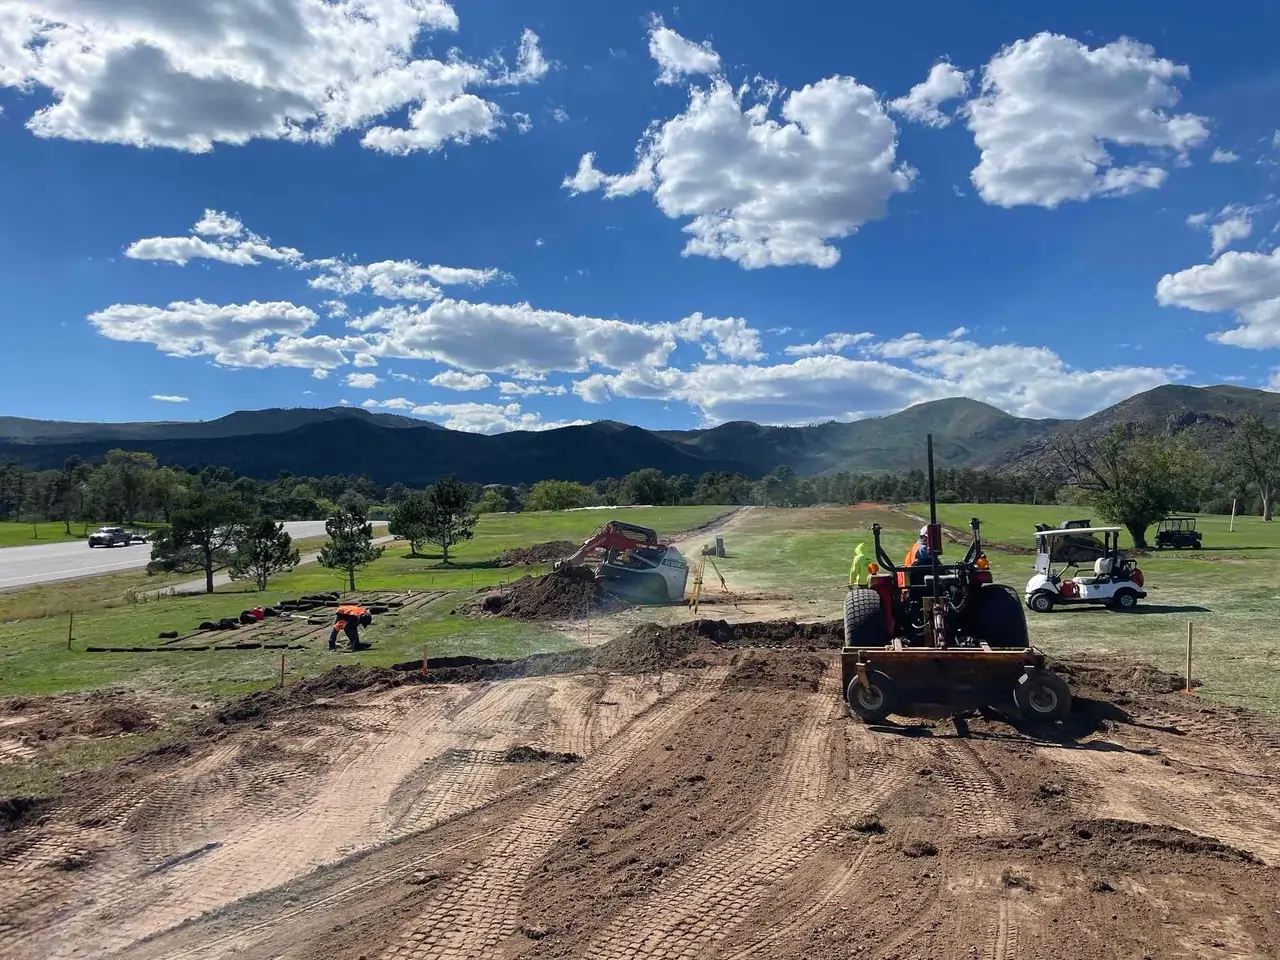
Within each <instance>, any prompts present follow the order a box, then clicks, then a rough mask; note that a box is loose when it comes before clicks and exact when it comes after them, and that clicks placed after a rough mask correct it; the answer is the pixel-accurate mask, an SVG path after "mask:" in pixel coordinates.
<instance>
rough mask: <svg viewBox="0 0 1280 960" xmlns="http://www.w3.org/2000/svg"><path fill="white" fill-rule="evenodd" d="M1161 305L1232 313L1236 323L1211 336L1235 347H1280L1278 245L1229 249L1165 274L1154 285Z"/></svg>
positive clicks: (1202, 311) (1204, 311)
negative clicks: (1257, 250) (1246, 250)
mask: <svg viewBox="0 0 1280 960" xmlns="http://www.w3.org/2000/svg"><path fill="white" fill-rule="evenodd" d="M1156 301H1157V302H1158V303H1160V304H1161V305H1162V306H1166V307H1169V306H1176V307H1185V308H1187V309H1188V310H1195V311H1198V312H1200V313H1227V312H1232V313H1234V314H1235V317H1236V320H1237V321H1238V323H1237V325H1236V326H1235V327H1233V328H1232V329H1230V330H1224V331H1221V332H1217V333H1211V334H1210V335H1209V339H1211V340H1214V341H1216V342H1218V343H1223V344H1227V345H1229V346H1234V347H1245V348H1248V349H1252V350H1269V349H1274V348H1275V347H1280V248H1277V249H1275V250H1272V251H1271V252H1270V253H1244V252H1240V251H1236V250H1229V251H1227V252H1226V253H1224V254H1222V255H1221V256H1220V257H1218V258H1217V259H1216V260H1214V261H1213V262H1212V263H1201V264H1197V265H1196V266H1194V267H1190V268H1188V269H1186V270H1182V271H1179V272H1178V273H1169V274H1165V275H1164V276H1163V277H1161V278H1160V282H1159V283H1158V284H1156Z"/></svg>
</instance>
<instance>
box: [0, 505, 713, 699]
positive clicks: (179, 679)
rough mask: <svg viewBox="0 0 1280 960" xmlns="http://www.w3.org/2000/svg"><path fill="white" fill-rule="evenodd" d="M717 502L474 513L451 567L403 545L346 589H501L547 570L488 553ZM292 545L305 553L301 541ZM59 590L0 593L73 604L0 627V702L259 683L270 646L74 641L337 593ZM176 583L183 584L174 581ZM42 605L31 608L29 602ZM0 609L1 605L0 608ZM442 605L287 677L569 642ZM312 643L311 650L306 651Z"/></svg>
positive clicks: (110, 584)
mask: <svg viewBox="0 0 1280 960" xmlns="http://www.w3.org/2000/svg"><path fill="white" fill-rule="evenodd" d="M728 509H730V508H727V507H657V508H652V509H643V510H636V509H619V510H586V511H571V512H563V513H531V514H513V515H488V516H483V517H481V518H480V520H479V521H478V523H477V525H476V536H475V538H474V539H473V540H471V541H469V542H468V543H466V544H463V545H461V547H459V548H458V549H457V550H455V551H451V556H450V559H451V561H452V565H451V566H449V567H443V566H442V565H441V563H440V559H439V557H438V556H431V555H428V556H425V557H410V556H409V555H408V552H409V547H408V544H406V543H402V542H396V543H392V544H389V545H388V546H387V550H386V552H385V553H384V554H383V557H382V558H381V559H380V560H378V561H377V562H375V563H372V564H370V565H369V566H368V567H366V568H365V569H363V570H361V571H360V572H359V574H358V576H357V580H356V585H357V587H359V588H360V589H362V590H366V589H367V590H383V589H404V590H407V589H414V590H428V589H432V590H470V589H471V588H473V587H479V586H485V585H489V584H494V583H499V582H504V581H507V580H510V579H512V578H514V577H519V576H523V575H525V574H526V573H530V572H535V573H536V572H543V571H545V570H546V569H547V568H545V567H543V568H534V569H532V570H531V569H529V568H503V567H495V566H493V565H492V563H493V560H494V558H495V557H496V556H497V555H498V554H499V553H501V552H502V551H503V550H505V549H508V548H510V547H519V546H528V545H529V544H532V543H539V542H543V541H547V540H574V541H578V540H583V539H585V538H586V537H587V536H588V535H589V534H590V532H591V531H592V530H594V529H595V528H596V527H597V526H599V525H600V524H601V523H604V522H606V521H607V520H609V519H613V518H625V519H627V520H630V521H631V522H634V523H640V524H643V525H645V526H650V527H653V528H655V529H656V530H658V532H659V533H660V534H663V535H668V536H669V535H671V534H675V533H679V532H681V531H684V530H688V529H690V528H692V527H696V526H699V525H701V524H704V523H706V522H708V521H709V520H712V519H714V518H715V517H717V516H720V515H721V514H723V513H725V512H726V511H727V510H728ZM300 545H302V546H311V547H312V548H314V546H317V545H318V544H313V543H312V541H301V542H300ZM117 576H118V577H119V579H114V578H112V577H104V578H97V579H94V580H84V581H77V582H76V583H75V584H74V585H71V584H51V585H48V586H46V587H32V588H23V589H22V590H15V591H12V592H10V593H8V594H0V609H7V610H9V611H10V612H11V614H12V612H14V611H17V610H20V605H21V604H24V603H25V604H27V605H28V606H29V607H32V608H33V609H44V610H45V611H46V612H50V611H49V607H53V608H56V607H57V601H58V599H59V598H60V597H61V598H64V599H67V600H69V599H70V598H78V601H79V603H80V605H79V606H70V607H68V606H66V605H65V604H64V605H63V606H62V607H61V608H60V609H57V612H58V614H59V615H57V616H40V617H38V618H35V619H23V620H18V621H17V622H9V623H3V624H0V696H6V695H12V694H18V693H35V694H39V693H58V692H64V691H75V690H90V689H96V688H99V687H104V686H111V685H114V684H126V685H129V686H133V687H139V688H150V689H177V690H187V691H192V692H197V691H208V692H231V691H242V690H246V689H252V688H253V687H255V686H261V685H265V684H269V683H271V682H272V680H273V679H274V678H275V677H277V676H278V672H279V667H280V660H279V654H278V653H275V652H273V651H235V652H231V651H212V650H211V651H208V652H193V653H181V654H164V655H157V654H86V653H80V652H76V651H80V650H83V649H84V647H85V646H86V645H94V646H134V645H152V644H153V643H154V642H155V638H156V635H157V634H158V633H159V632H160V631H162V630H173V629H190V628H191V627H194V626H195V624H197V623H199V622H200V621H202V620H217V619H220V618H221V617H229V616H235V615H237V614H239V612H240V611H241V610H243V609H244V608H245V607H246V606H252V605H254V604H257V603H274V602H276V601H278V600H281V599H285V598H290V597H296V596H298V594H300V593H307V592H315V591H318V590H333V589H343V588H345V582H342V581H341V578H340V576H339V575H338V573H337V572H336V571H333V570H329V569H327V568H324V567H321V566H318V565H316V564H308V565H305V566H302V567H299V568H298V569H297V570H295V571H294V572H293V573H291V574H287V575H285V576H282V577H279V578H277V579H276V580H273V581H272V583H271V587H270V589H269V590H268V591H267V592H266V593H264V594H259V593H258V592H257V591H256V590H254V589H252V588H251V587H248V586H246V585H244V584H230V585H228V586H225V587H222V588H220V589H219V590H218V591H217V592H215V593H214V594H212V595H205V594H195V595H190V596H177V597H162V598H160V599H156V600H153V601H151V602H148V603H138V604H126V603H122V602H121V601H120V599H119V595H120V594H119V593H118V592H117V593H116V596H115V597H110V596H106V595H105V594H110V593H111V592H113V591H119V590H121V589H122V588H124V587H125V586H126V584H127V585H132V586H140V585H142V584H146V585H147V586H149V587H151V588H154V587H156V586H160V585H162V584H159V583H157V582H156V581H155V580H154V579H153V580H151V581H149V582H148V581H147V580H146V578H145V574H141V573H127V574H120V575H117ZM180 579H181V580H183V581H185V580H190V579H191V576H190V575H185V576H183V577H181V578H180ZM36 601H39V602H41V603H44V604H45V605H46V607H44V608H41V607H36V606H34V604H35V602H36ZM6 605H7V606H6ZM453 607H454V601H453V599H452V598H451V597H445V598H444V599H442V600H440V601H438V602H437V603H434V604H431V605H430V606H428V607H427V608H425V610H424V611H423V612H422V613H420V614H414V615H406V616H405V617H404V618H403V619H392V618H389V617H388V618H384V619H383V620H382V621H380V622H379V623H377V624H375V626H374V628H373V630H372V632H371V635H370V638H369V639H371V640H373V641H374V646H373V648H372V649H370V650H367V651H363V652H361V653H359V654H355V655H351V654H338V655H334V654H330V653H328V651H327V650H322V649H309V650H305V651H303V650H299V651H289V653H288V655H287V661H286V662H287V664H288V667H289V669H290V672H291V673H293V674H294V675H300V674H305V673H317V672H320V671H321V670H324V669H327V668H328V667H330V666H332V665H333V664H334V663H338V662H340V663H350V662H359V663H368V664H388V663H394V662H396V661H400V660H406V659H412V658H414V657H416V656H419V655H420V654H421V647H422V644H423V643H428V644H430V647H431V650H432V652H433V653H434V654H436V655H440V656H445V655H450V654H462V653H466V654H471V655H473V656H489V657H515V656H523V655H525V654H528V653H533V652H536V651H544V650H557V649H563V648H565V647H566V646H571V645H572V642H571V641H569V640H568V639H566V638H565V637H563V636H562V635H561V634H558V633H556V632H554V631H551V630H548V629H545V628H541V627H538V626H536V625H530V624H527V623H518V622H514V621H510V620H504V619H490V620H483V621H473V620H467V619H465V618H462V617H451V616H449V610H450V609H453ZM68 609H74V610H76V611H77V612H76V613H75V620H74V634H75V637H76V642H75V644H74V645H73V646H74V650H72V651H68V650H67V626H68V621H67V617H66V616H65V615H64V614H65V613H66V611H67V610H68ZM317 646H318V645H317Z"/></svg>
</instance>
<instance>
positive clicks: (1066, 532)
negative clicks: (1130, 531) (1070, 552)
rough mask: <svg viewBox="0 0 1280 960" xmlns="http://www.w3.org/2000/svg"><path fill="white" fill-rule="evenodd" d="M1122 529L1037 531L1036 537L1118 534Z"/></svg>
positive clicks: (1077, 528)
mask: <svg viewBox="0 0 1280 960" xmlns="http://www.w3.org/2000/svg"><path fill="white" fill-rule="evenodd" d="M1122 530H1124V528H1123V527H1074V528H1071V529H1068V530H1062V529H1053V530H1037V531H1036V537H1037V538H1039V537H1079V536H1088V535H1089V534H1091V533H1120V532H1121V531H1122Z"/></svg>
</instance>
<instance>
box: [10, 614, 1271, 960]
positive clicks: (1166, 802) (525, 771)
mask: <svg viewBox="0 0 1280 960" xmlns="http://www.w3.org/2000/svg"><path fill="white" fill-rule="evenodd" d="M828 642H829V638H828V637H827V636H826V633H825V627H824V625H821V624H819V625H810V626H809V627H807V628H805V629H803V630H801V629H797V628H795V627H794V625H779V624H764V625H737V626H736V627H733V626H729V625H726V624H718V623H715V622H704V623H703V624H699V625H685V626H682V627H680V628H678V629H675V630H664V629H657V628H653V627H650V628H646V629H645V630H638V631H636V632H634V633H632V634H629V635H627V636H626V637H624V638H620V639H619V640H615V641H613V642H611V643H609V644H606V645H605V646H604V647H602V648H599V649H598V650H596V651H593V652H592V653H591V657H590V665H584V663H583V662H579V663H578V665H577V672H574V673H549V674H547V675H541V676H535V675H525V676H517V677H516V678H514V679H509V680H496V681H488V682H482V681H468V682H462V683H445V682H441V679H443V678H438V679H437V680H436V681H435V682H420V678H418V679H415V678H414V677H413V676H412V675H411V674H408V673H405V672H397V671H390V670H370V671H359V670H351V669H348V670H344V671H339V672H336V673H333V674H329V675H325V676H324V677H321V678H316V679H315V680H313V681H311V682H310V685H309V686H307V687H298V688H296V689H293V690H289V691H285V692H281V693H276V694H272V695H258V696H257V697H256V698H254V699H251V700H246V701H242V702H241V703H240V704H238V705H237V704H231V705H229V706H228V707H227V708H226V709H224V710H223V711H222V714H223V715H222V720H221V721H214V720H212V719H210V720H208V721H206V722H205V725H204V726H201V727H195V728H192V729H191V730H190V731H189V732H188V735H187V736H185V737H184V738H180V739H179V740H178V741H176V742H175V743H174V744H173V745H171V746H170V747H168V748H166V749H164V750H161V751H157V752H154V753H152V754H150V755H147V756H144V757H142V758H139V759H137V760H135V761H132V762H129V763H125V764H122V765H120V766H118V767H116V768H113V769H109V770H107V771H104V772H101V773H98V774H94V775H84V776H81V777H79V778H78V779H73V780H72V781H70V782H69V783H68V784H67V785H66V788H65V790H64V791H63V793H62V795H61V796H59V797H56V798H54V799H52V800H51V801H49V802H46V803H38V804H27V803H24V802H22V801H21V800H20V799H11V800H9V801H6V802H2V803H0V831H3V832H0V942H3V943H4V950H3V953H4V955H5V956H6V957H14V958H45V957H95V958H97V957H109V956H121V957H137V958H166V960H170V958H196V957H209V958H218V957H236V958H263V960H266V958H276V957H289V958H301V960H357V958H360V957H364V958H367V960H374V958H417V957H421V958H442V960H444V958H487V957H492V958H500V957H501V958H515V957H531V958H532V957H546V958H552V957H556V958H560V957H563V958H570V957H573V958H578V957H581V958H601V960H621V958H711V960H729V958H748V957H751V958H756V957H759V958H766V960H767V958H814V960H827V958H844V957H858V958H886V960H887V958H898V960H907V958H920V960H925V958H928V960H934V958H952V960H969V958H980V960H1018V958H1025V960H1030V958H1038V960H1076V958H1085V957H1088V958H1143V957H1149V958H1153V960H1154V958H1160V960H1165V958H1217V957H1222V958H1227V957H1231V958H1241V957H1275V956H1277V955H1278V948H1277V946H1276V944H1277V943H1280V907H1278V904H1280V897H1277V892H1276V891H1277V889H1280V875H1278V874H1277V870H1276V866H1277V864H1280V816H1278V814H1277V811H1278V810H1280V765H1278V764H1277V760H1278V759H1280V735H1278V734H1277V732H1276V730H1275V728H1274V727H1272V726H1270V725H1268V724H1267V723H1265V722H1263V721H1260V720H1258V719H1255V718H1252V717H1250V716H1247V715H1244V714H1241V713H1237V712H1233V711H1229V710H1226V709H1223V708H1218V707H1215V706H1211V705H1207V704H1205V703H1203V702H1202V701H1200V700H1199V699H1198V698H1197V697H1195V696H1188V695H1185V694H1180V693H1171V692H1168V691H1169V690H1170V689H1172V688H1173V687H1174V686H1175V684H1174V682H1173V681H1172V680H1170V679H1169V678H1167V677H1163V675H1161V674H1158V673H1156V672H1154V671H1151V670H1149V669H1146V668H1141V667H1138V666H1137V665H1135V664H1132V663H1126V662H1123V661H1117V660H1090V661H1084V662H1081V661H1071V662H1067V663H1063V664H1060V665H1059V667H1060V669H1061V670H1062V672H1063V673H1064V674H1069V675H1070V676H1071V677H1072V679H1073V681H1074V682H1075V683H1076V684H1077V687H1078V692H1079V693H1080V695H1081V698H1082V699H1081V702H1080V704H1079V706H1080V719H1079V720H1078V721H1077V722H1076V723H1075V724H1074V725H1073V726H1072V728H1071V729H1069V730H1059V731H1055V732H1053V733H1052V735H1049V734H1048V733H1044V732H1041V733H1039V734H1036V733H1033V732H1030V731H1023V730H1019V729H1016V728H1015V727H1014V726H1011V725H1010V724H1008V723H1005V722H1003V721H1000V720H983V719H974V720H972V721H970V731H971V735H970V736H969V737H967V738H962V737H960V736H959V735H958V734H957V732H956V730H955V727H954V725H953V724H951V723H950V722H946V721H902V722H901V723H899V724H886V725H884V726H879V727H868V726H865V725H863V724H862V723H860V722H858V721H855V720H851V719H849V718H848V716H847V714H846V712H845V710H844V709H843V708H842V706H841V703H840V699H839V679H838V678H839V666H838V663H837V661H836V654H835V653H834V652H833V651H832V650H831V649H830V648H829V647H828V646H827V643H828ZM752 644H763V645H764V646H753V645H752ZM539 662H540V663H543V664H546V663H547V661H545V660H544V661H539ZM562 665H566V666H567V665H568V661H565V662H564V663H563V664H562ZM507 667H508V668H510V670H511V672H513V673H518V672H519V669H516V668H515V666H514V665H507ZM458 675H459V676H464V675H465V674H458Z"/></svg>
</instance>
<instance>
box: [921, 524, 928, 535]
mask: <svg viewBox="0 0 1280 960" xmlns="http://www.w3.org/2000/svg"><path fill="white" fill-rule="evenodd" d="M928 535H929V525H928V524H927V523H926V524H925V525H924V526H923V527H921V528H920V536H922V537H927V536H928Z"/></svg>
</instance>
